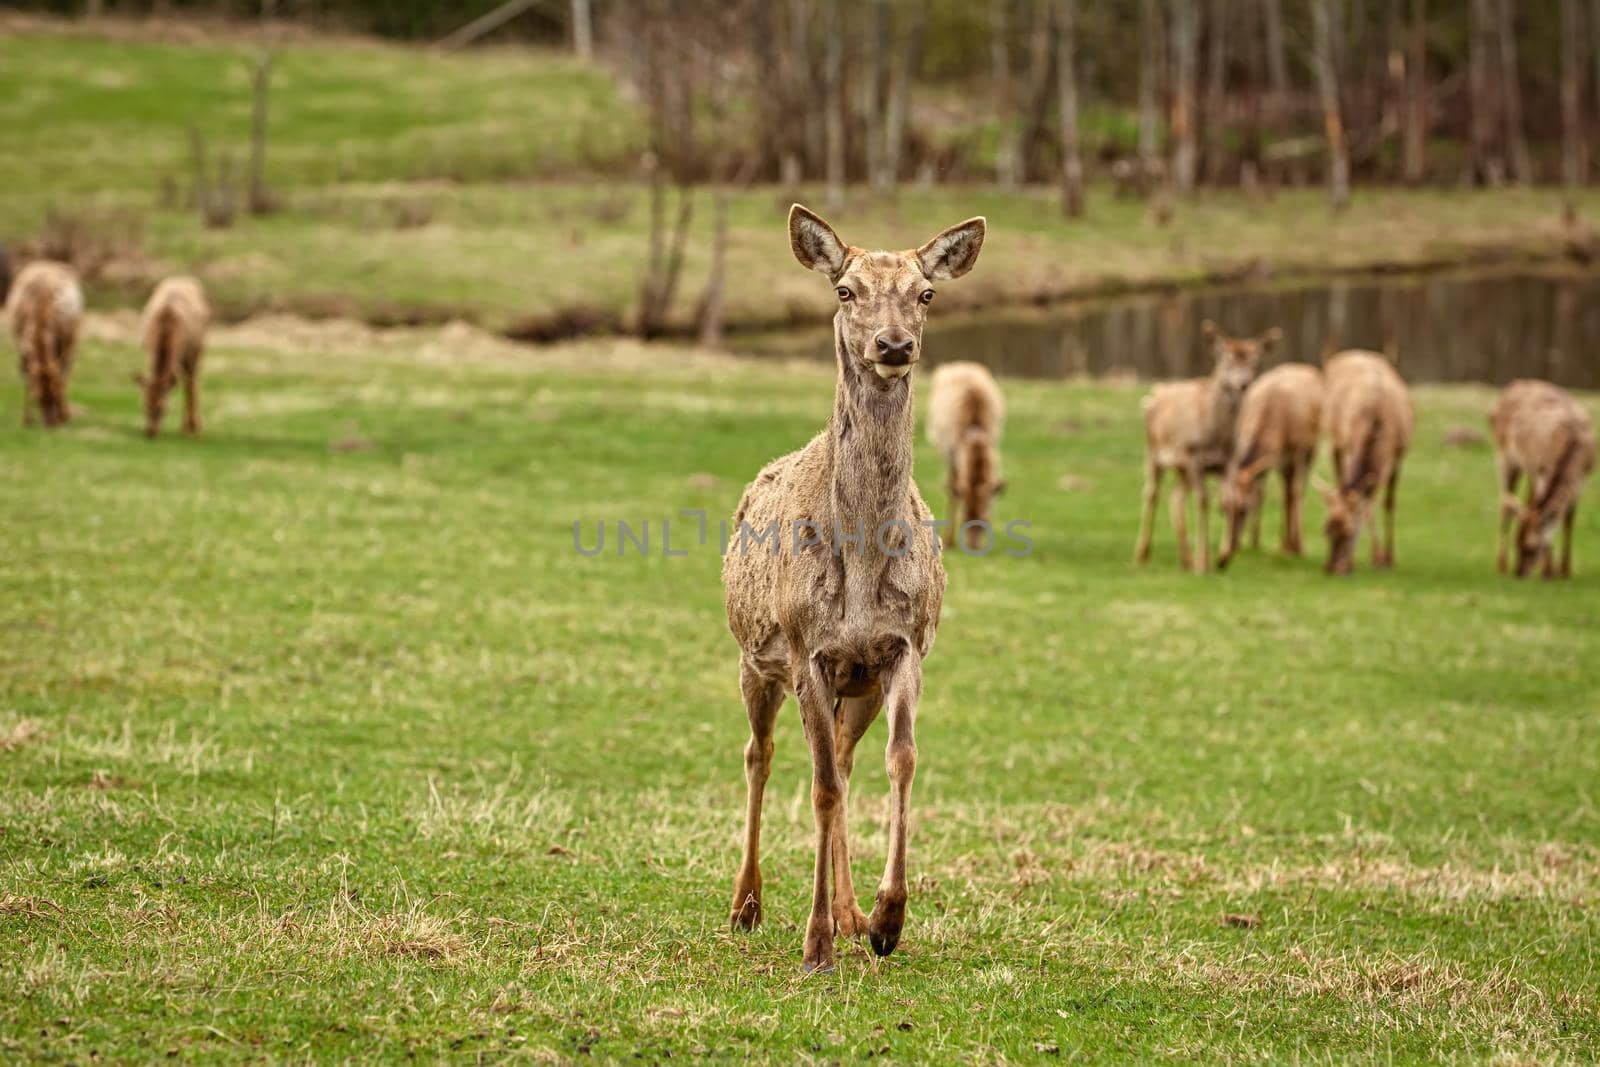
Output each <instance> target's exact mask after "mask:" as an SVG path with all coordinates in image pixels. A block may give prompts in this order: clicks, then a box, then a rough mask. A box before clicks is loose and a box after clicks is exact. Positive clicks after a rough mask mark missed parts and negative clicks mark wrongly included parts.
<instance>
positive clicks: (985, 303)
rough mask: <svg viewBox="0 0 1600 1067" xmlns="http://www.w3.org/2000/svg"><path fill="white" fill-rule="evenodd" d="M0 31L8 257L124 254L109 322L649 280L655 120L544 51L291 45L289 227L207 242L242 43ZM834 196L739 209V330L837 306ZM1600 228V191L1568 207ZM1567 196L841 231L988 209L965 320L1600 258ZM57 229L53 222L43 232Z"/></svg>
mask: <svg viewBox="0 0 1600 1067" xmlns="http://www.w3.org/2000/svg"><path fill="white" fill-rule="evenodd" d="M110 26H111V29H110V30H108V31H107V32H105V33H97V32H90V31H86V30H84V29H82V28H81V27H80V26H78V25H77V24H70V23H58V22H50V21H41V20H33V19H23V18H21V17H19V16H12V17H10V18H8V19H7V18H0V144H3V146H4V153H5V155H6V156H7V157H8V158H11V159H14V160H18V161H26V165H20V166H16V167H13V168H11V171H10V172H9V173H8V175H7V181H6V182H5V183H3V187H0V240H7V241H22V242H27V241H30V240H33V239H36V238H38V237H39V236H40V235H41V234H44V233H45V232H46V231H49V230H52V229H53V230H56V231H59V230H62V229H71V228H73V227H76V229H77V231H79V232H80V233H81V234H84V235H87V237H86V238H85V240H86V242H87V243H89V244H91V245H92V244H94V243H95V242H104V243H108V244H109V245H110V246H111V247H110V248H109V250H103V251H107V252H108V254H109V259H110V261H109V262H107V263H105V264H100V265H97V269H96V273H97V275H98V276H97V277H93V278H91V279H90V282H91V284H90V285H89V292H88V295H89V299H90V302H91V304H94V305H97V306H102V307H109V306H129V305H132V306H137V305H138V304H141V303H142V302H143V301H144V299H145V298H146V296H147V295H148V293H149V291H150V289H151V288H152V287H153V286H154V284H155V283H156V281H158V280H159V279H160V278H162V277H164V276H166V275H168V274H172V273H176V272H180V271H186V272H192V273H195V274H198V275H199V276H200V277H201V278H202V279H203V280H204V282H205V283H206V286H207V288H208V290H209V291H210V293H211V295H212V298H213V300H214V302H215V303H216V304H217V305H218V306H219V308H220V309H221V310H222V311H223V313H224V314H225V315H227V316H229V317H241V316H245V315H248V314H251V313H256V312H260V311H266V310H289V311H294V312H298V313H304V314H313V315H330V314H331V315H338V316H346V317H355V318H360V319H364V320H366V321H370V322H380V323H393V322H443V321H446V320H448V319H452V318H460V319H465V320H468V321H471V322H476V323H479V324H481V325H483V326H485V327H487V328H489V329H492V330H514V331H521V332H532V333H540V332H556V333H559V332H560V331H562V330H563V329H566V328H570V325H571V324H572V323H574V322H576V323H580V324H591V325H599V326H602V327H613V328H616V327H624V326H626V325H627V324H628V323H629V322H630V320H631V317H632V315H633V313H634V310H635V307H636V305H637V302H638V297H639V292H640V281H641V278H642V273H643V268H644V265H645V262H646V249H647V246H648V227H649V214H650V208H649V195H648V192H647V190H646V189H645V188H644V186H643V185H642V184H641V183H640V182H639V181H638V180H637V179H638V175H639V150H640V147H641V144H642V139H643V137H642V130H641V127H642V123H641V120H640V117H639V115H638V113H637V108H636V102H635V101H633V100H632V98H631V96H630V94H629V93H628V92H627V91H626V90H625V89H624V88H623V87H622V86H620V85H618V84H617V82H616V81H615V80H614V79H613V77H612V76H611V74H610V73H609V72H607V71H605V70H603V69H600V68H594V67H584V66H582V65H580V64H578V63H577V62H576V61H574V60H573V59H572V58H571V57H569V56H565V55H562V54H559V53H555V52H549V51H539V50H521V51H517V50H511V49H486V50H474V51H470V52H467V53H461V54H454V55H447V54H440V53H437V52H433V51H427V50H421V49H416V48H404V47H400V46H395V45H390V44H380V43H377V42H373V41H366V40H360V39H350V38H333V39H330V40H318V39H315V38H309V37H306V36H290V37H288V38H287V39H286V40H285V41H284V42H283V43H282V46H281V50H280V54H279V58H278V61H277V66H276V68H275V70H276V72H277V73H276V74H275V78H274V82H273V85H274V89H273V95H272V108H271V121H270V131H271V134H270V142H269V149H268V157H267V175H268V179H269V183H270V185H271V187H272V189H273V190H274V192H275V193H276V194H277V195H278V196H279V197H280V199H281V201H282V209H281V210H279V211H278V212H276V213H274V214H270V215H267V216H263V217H250V216H241V217H240V218H238V219H237V221H236V222H235V223H234V224H233V225H232V226H231V227H229V228H226V229H208V228H206V227H204V226H202V225H201V223H200V221H199V218H198V214H197V212H196V211H195V210H193V209H192V208H188V207H186V206H185V200H186V198H187V196H188V191H189V188H190V185H191V182H190V177H189V174H190V164H189V162H188V158H189V157H188V136H189V135H188V130H189V127H190V126H191V125H193V126H195V127H197V128H199V129H200V130H202V131H203V132H205V133H206V134H207V137H208V144H209V146H210V152H211V154H212V157H213V159H214V160H215V158H216V157H217V156H218V155H220V154H221V153H222V152H224V151H227V152H231V153H232V155H233V157H234V159H235V164H236V167H238V168H241V169H242V167H243V161H244V158H245V151H246V147H247V144H248V137H249V119H250V100H251V95H250V71H251V69H252V68H251V64H252V62H253V56H254V54H255V47H256V46H255V39H254V37H253V36H252V35H251V34H249V33H248V32H244V31H224V30H221V29H216V28H213V30H212V31H211V32H202V33H198V34H196V35H195V39H193V40H188V41H184V40H181V39H180V40H177V41H174V40H172V39H170V38H171V37H172V36H174V35H173V34H168V35H166V38H162V37H161V36H160V35H158V34H157V33H156V32H155V31H152V30H151V29H149V28H143V29H141V28H139V26H138V24H133V25H132V26H130V25H127V24H121V23H116V22H112V23H110ZM797 197H798V198H801V199H804V200H806V201H807V202H809V203H811V204H812V205H813V206H815V207H819V208H820V207H822V206H823V205H824V201H825V197H824V195H823V192H822V190H821V189H819V188H815V187H803V188H801V189H799V190H778V189H775V188H771V187H766V186H761V187H756V188H753V189H750V190H746V191H743V192H740V193H738V194H737V195H735V196H734V197H733V201H732V204H731V207H730V213H729V225H730V233H729V241H728V276H729V277H730V278H733V279H736V280H737V282H738V284H736V285H731V286H730V288H729V291H728V293H727V318H728V321H729V323H730V324H731V325H733V326H736V327H739V326H743V327H754V326H765V325H772V324H775V323H783V322H786V321H789V320H792V319H795V318H799V319H802V320H804V321H812V320H813V319H814V318H815V317H816V316H817V315H819V314H821V313H822V312H824V311H825V310H826V309H827V306H828V305H827V299H828V297H827V291H826V289H825V288H821V287H818V286H816V285H814V284H812V283H811V280H810V279H807V278H806V277H805V276H804V275H802V274H800V273H798V272H796V271H795V270H794V269H793V265H792V263H791V262H790V261H789V260H788V258H787V257H785V256H783V255H781V254H778V255H774V251H778V252H780V253H781V250H782V248H783V240H782V230H781V227H782V220H783V217H784V213H785V212H786V211H787V209H788V206H789V203H790V201H791V200H792V199H795V198H797ZM1574 205H1575V208H1576V209H1577V211H1578V212H1579V217H1580V219H1581V220H1582V219H1594V218H1596V217H1600V192H1597V191H1595V190H1593V189H1589V190H1584V191H1583V192H1582V193H1580V194H1578V195H1576V197H1575V198H1574ZM1564 207H1565V199H1564V197H1563V195H1562V194H1561V193H1560V192H1559V191H1558V190H1552V189H1531V190H1530V189H1520V190H1517V189H1511V190H1498V191H1488V192H1484V191H1470V190H1459V189H1426V190H1410V191H1408V190H1358V191H1357V194H1356V198H1355V201H1354V203H1353V205H1352V206H1351V208H1350V210H1349V211H1348V212H1346V213H1345V214H1343V215H1341V216H1337V217H1335V216H1333V215H1331V214H1330V213H1329V211H1328V209H1327V206H1326V202H1325V198H1324V196H1323V193H1322V191H1321V190H1320V189H1315V188H1307V189H1294V190H1286V191H1282V192H1280V193H1279V194H1278V195H1276V196H1274V197H1272V198H1270V199H1265V200H1254V199H1251V198H1248V197H1244V196H1241V195H1239V194H1237V193H1216V194H1205V195H1202V196H1199V197H1196V198H1194V199H1191V200H1184V201H1181V202H1179V203H1178V204H1177V205H1176V211H1175V214H1174V217H1173V219H1172V220H1171V222H1170V223H1168V224H1166V225H1160V224H1158V223H1157V222H1156V221H1155V220H1154V218H1153V216H1152V213H1151V211H1150V208H1149V206H1148V205H1146V204H1144V203H1142V202H1139V201H1135V200H1126V199H1117V198H1115V197H1114V196H1113V195H1112V192H1111V190H1110V189H1109V188H1108V187H1106V186H1104V185H1098V184H1097V185H1095V186H1094V188H1093V189H1092V190H1091V198H1090V213H1089V215H1088V216H1087V217H1086V218H1085V219H1083V220H1080V221H1075V222H1069V221H1067V220H1065V219H1063V218H1062V216H1061V212H1060V209H1059V207H1058V205H1057V200H1056V195H1055V193H1054V192H1053V191H1051V190H1049V189H1044V188H1035V189H1029V190H1026V191H1023V192H1020V193H1003V192H1000V191H997V190H995V189H991V188H987V187H962V186H954V187H952V186H943V185H941V186H935V187H932V188H922V187H920V186H917V185H913V184H907V185H906V186H905V187H903V188H902V189H901V190H900V192H899V193H898V194H897V195H896V196H895V197H893V198H889V199H878V198H874V197H872V196H870V195H869V194H868V193H867V192H866V191H865V190H861V189H856V190H852V191H851V194H850V197H849V198H848V204H847V207H846V208H845V210H844V211H843V212H838V213H831V214H832V217H833V221H835V222H836V223H837V224H838V226H839V228H840V229H841V232H842V235H843V236H844V237H846V238H847V239H849V240H852V241H856V242H858V243H861V244H864V245H873V244H877V243H879V242H886V241H896V242H906V241H911V240H921V239H926V238H927V237H931V236H932V235H933V233H934V232H936V231H937V230H938V229H939V228H941V227H943V226H945V225H948V224H950V223H953V222H956V221H958V220H960V219H963V218H966V217H969V216H971V215H974V214H979V213H983V214H986V215H988V217H989V220H990V223H991V234H992V236H991V239H990V241H989V243H988V245H987V246H986V249H985V252H984V256H985V268H986V269H985V270H984V271H983V272H981V273H980V275H975V276H974V277H973V279H972V280H971V281H970V282H969V283H968V284H967V285H966V286H964V287H963V288H962V290H961V292H960V293H952V294H950V295H951V299H952V300H953V301H955V302H958V303H965V304H967V305H969V306H973V307H985V308H988V307H996V306H1001V305H1005V304H1028V303H1034V302H1041V301H1048V300H1052V299H1056V298H1060V297H1062V296H1066V295H1072V294H1084V293H1093V292H1105V291H1114V290H1118V289H1124V288H1130V287H1139V288H1147V289H1148V288H1151V287H1160V286H1166V285H1183V284H1193V283H1197V282H1201V281H1206V280H1217V279H1238V278H1249V279H1261V280H1268V281H1270V280H1271V279H1273V278H1281V277H1286V276H1291V275H1302V276H1303V275H1308V274H1310V275H1323V274H1326V273H1327V272H1329V271H1335V270H1344V271H1349V270H1360V269H1380V268H1381V269H1395V268H1416V267H1426V266H1438V265H1461V264H1469V263H1475V262H1485V261H1491V262H1507V261H1510V262H1516V261H1522V260H1529V259H1535V258H1537V259H1546V260H1548V259H1552V258H1559V257H1561V256H1562V255H1563V254H1564V250H1565V249H1566V248H1567V247H1568V244H1569V242H1572V241H1576V242H1577V243H1579V244H1582V243H1585V242H1589V241H1592V240H1593V237H1592V234H1591V232H1590V230H1589V229H1588V228H1587V223H1581V224H1580V226H1579V227H1578V228H1577V229H1576V230H1574V229H1572V228H1570V227H1568V226H1567V225H1566V224H1565V223H1564V222H1563V210H1564ZM52 214H53V215H54V217H55V218H56V219H58V220H59V221H58V223H57V224H56V225H55V226H54V227H52V226H51V225H50V223H49V219H50V218H51V216H52ZM712 218H713V209H712V203H711V196H710V194H709V192H707V191H704V190H702V191H701V192H700V193H699V194H698V197H697V206H696V208H695V211H694V216H693V221H692V224H691V227H690V231H689V234H690V236H689V240H688V244H687V256H686V261H685V266H684V270H683V278H682V285H681V287H680V290H679V292H678V294H677V299H676V300H675V302H674V303H673V306H672V309H671V314H670V319H671V322H672V324H673V325H675V326H677V327H679V328H688V327H690V326H691V325H692V323H693V321H694V319H695V315H696V309H697V308H698V306H699V302H700V299H701V296H702V294H703V290H704V285H705V280H706V276H707V274H708V271H709V264H710V259H711V233H712V228H713V224H712Z"/></svg>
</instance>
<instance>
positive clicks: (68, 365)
mask: <svg viewBox="0 0 1600 1067" xmlns="http://www.w3.org/2000/svg"><path fill="white" fill-rule="evenodd" d="M6 315H7V317H8V318H9V319H10V321H11V333H12V336H13V337H15V338H16V341H17V354H18V356H19V357H20V358H19V361H18V362H19V364H20V369H21V371H22V382H23V387H24V389H25V390H26V391H25V393H24V394H23V398H22V425H24V426H32V425H33V413H34V410H35V409H38V412H39V416H40V418H42V419H43V420H44V424H45V425H46V426H60V425H61V424H62V423H64V422H66V421H67V420H68V419H69V418H71V417H72V411H71V408H69V407H68V405H67V381H68V379H70V378H71V377H72V357H73V351H74V349H75V347H76V345H77V342H78V325H79V323H80V322H81V321H82V320H83V290H82V289H80V288H79V287H78V276H77V274H76V273H74V272H73V270H72V268H71V267H69V266H67V265H66V264H65V263H53V262H50V261H49V260H37V261H35V262H33V263H29V264H28V265H27V266H26V267H23V268H22V271H21V273H19V274H18V275H17V277H16V281H15V282H13V283H12V286H11V292H10V293H9V294H8V295H7V297H6Z"/></svg>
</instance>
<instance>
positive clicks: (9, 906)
mask: <svg viewBox="0 0 1600 1067" xmlns="http://www.w3.org/2000/svg"><path fill="white" fill-rule="evenodd" d="M65 914H66V911H65V909H63V908H62V907H61V905H60V904H57V903H56V902H55V901H53V900H46V899H45V898H44V897H23V896H17V895H16V894H15V893H5V894H0V915H26V916H27V917H28V918H30V919H44V918H56V917H58V916H61V915H65Z"/></svg>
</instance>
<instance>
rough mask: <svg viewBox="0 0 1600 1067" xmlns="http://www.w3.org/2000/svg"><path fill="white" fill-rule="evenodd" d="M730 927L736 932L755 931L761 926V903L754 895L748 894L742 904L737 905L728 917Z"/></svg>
mask: <svg viewBox="0 0 1600 1067" xmlns="http://www.w3.org/2000/svg"><path fill="white" fill-rule="evenodd" d="M728 925H729V927H731V928H732V929H734V930H746V931H748V930H754V929H755V928H756V927H757V926H760V925H761V901H760V900H759V899H758V898H757V897H756V895H755V894H754V893H751V894H748V895H747V896H746V897H745V898H744V902H743V903H742V904H735V905H734V908H733V911H732V912H731V913H730V914H729V916H728Z"/></svg>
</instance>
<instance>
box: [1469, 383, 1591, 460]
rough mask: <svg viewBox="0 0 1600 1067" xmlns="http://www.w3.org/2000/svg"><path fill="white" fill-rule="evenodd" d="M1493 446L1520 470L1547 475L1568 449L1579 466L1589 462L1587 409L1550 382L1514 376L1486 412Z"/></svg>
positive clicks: (1589, 447)
mask: <svg viewBox="0 0 1600 1067" xmlns="http://www.w3.org/2000/svg"><path fill="white" fill-rule="evenodd" d="M1489 424H1490V427H1491V428H1492V429H1493V431H1494V439H1495V447H1496V448H1497V449H1499V450H1500V451H1501V452H1503V453H1505V454H1506V455H1507V457H1508V458H1510V460H1511V461H1512V462H1513V463H1514V464H1516V466H1518V467H1520V468H1522V469H1523V470H1528V471H1533V472H1535V473H1539V474H1547V473H1549V471H1550V470H1551V469H1553V468H1554V466H1555V465H1556V463H1557V462H1558V461H1559V460H1560V457H1561V456H1562V455H1563V453H1565V452H1566V450H1567V449H1568V448H1569V447H1571V448H1574V449H1576V450H1577V458H1578V459H1579V461H1580V468H1579V469H1581V470H1583V471H1588V470H1589V469H1590V468H1591V467H1592V466H1593V465H1594V453H1595V438H1594V425H1593V422H1592V420H1591V419H1590V417H1589V412H1588V411H1587V410H1586V409H1585V408H1584V407H1583V405H1582V404H1579V403H1578V402H1577V401H1576V400H1574V399H1572V397H1571V396H1570V395H1568V394H1567V393H1566V391H1564V390H1562V389H1559V388H1557V387H1556V386H1554V385H1551V384H1550V383H1549V382H1543V381H1537V380H1534V379H1526V378H1525V379H1519V380H1518V381H1514V382H1512V383H1511V384H1510V385H1508V386H1506V388H1505V390H1504V391H1503V392H1502V393H1501V394H1500V399H1499V400H1498V401H1497V402H1496V403H1495V406H1494V410H1493V411H1492V412H1491V413H1490V415H1489Z"/></svg>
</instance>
